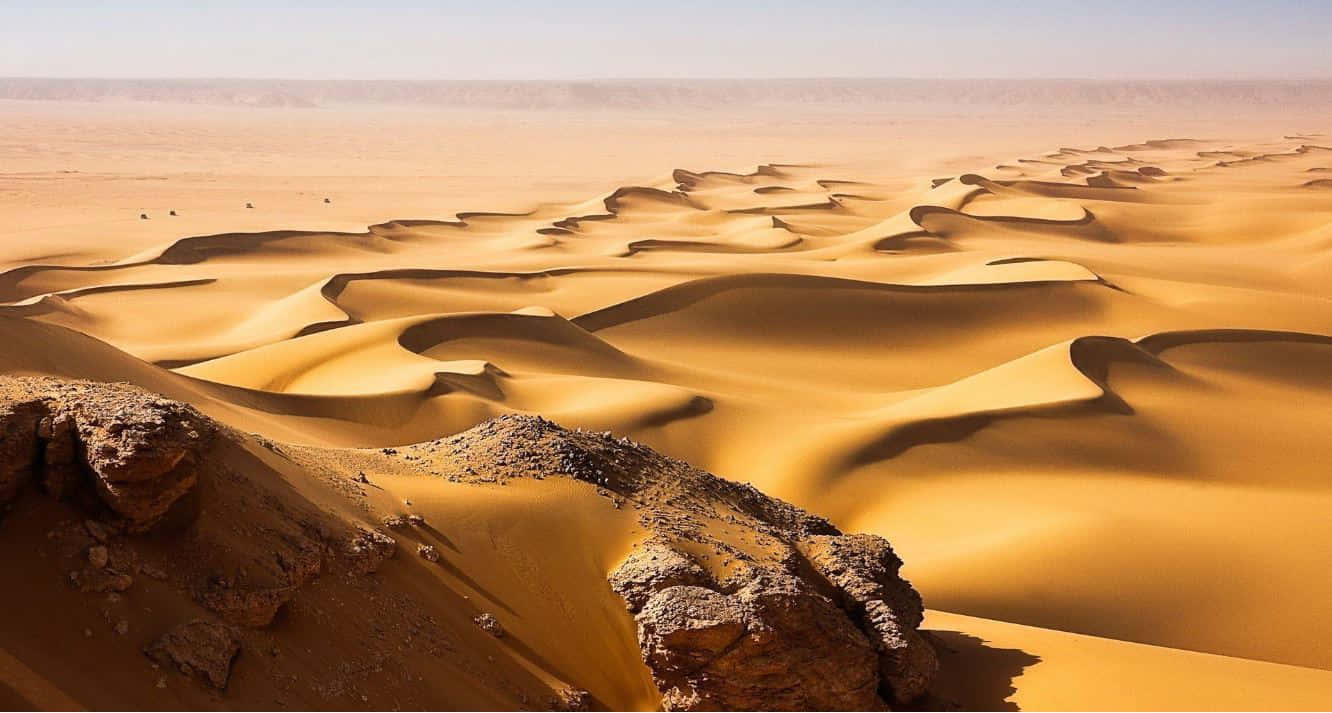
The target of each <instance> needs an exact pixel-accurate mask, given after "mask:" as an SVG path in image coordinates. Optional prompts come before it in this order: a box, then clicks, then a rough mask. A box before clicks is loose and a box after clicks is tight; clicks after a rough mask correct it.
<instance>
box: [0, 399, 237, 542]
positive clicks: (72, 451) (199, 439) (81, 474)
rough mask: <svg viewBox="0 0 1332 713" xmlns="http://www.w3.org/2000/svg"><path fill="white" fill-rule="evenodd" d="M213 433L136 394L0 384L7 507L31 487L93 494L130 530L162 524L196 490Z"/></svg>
mask: <svg viewBox="0 0 1332 713" xmlns="http://www.w3.org/2000/svg"><path fill="white" fill-rule="evenodd" d="M214 432H215V427H214V426H213V425H212V423H211V422H210V421H209V420H208V419H206V418H204V417H203V416H201V415H200V414H199V413H198V412H196V411H195V410H194V409H193V408H191V407H189V406H187V405H185V404H181V403H179V402H175V401H169V400H167V399H162V398H159V397H157V396H154V395H152V394H149V393H147V392H145V391H142V390H140V389H137V388H134V387H132V386H127V385H122V384H93V383H88V382H78V381H61V380H57V379H48V378H36V377H33V378H3V379H0V463H2V464H3V465H0V501H9V500H12V499H13V498H14V497H16V496H17V495H18V493H19V492H20V491H21V490H22V489H23V488H24V487H26V486H27V485H29V484H30V483H31V482H32V481H34V480H37V481H39V484H40V486H41V487H42V489H43V490H45V491H46V492H47V493H48V494H49V495H51V496H52V497H54V498H57V499H64V498H68V497H71V496H73V495H74V494H75V493H77V492H79V491H81V490H86V491H91V492H92V493H94V494H95V495H96V496H97V497H98V498H99V499H100V501H101V502H102V503H104V504H105V505H106V506H107V507H108V508H110V509H111V510H112V511H113V512H114V513H115V514H116V515H118V516H120V517H121V518H123V519H124V520H125V522H126V525H127V527H128V529H129V530H131V531H142V530H146V529H148V528H150V527H152V526H153V525H154V524H156V523H157V522H158V521H159V520H160V519H161V518H162V516H163V515H165V514H166V512H167V511H168V510H169V509H170V508H171V506H172V505H173V504H175V503H176V502H177V501H178V500H179V499H180V498H181V497H182V496H184V495H185V494H186V493H188V492H189V491H190V489H191V488H193V487H194V485H195V483H196V482H197V474H196V467H197V465H198V457H199V455H200V454H201V453H202V452H203V450H204V448H205V447H206V446H207V444H208V442H209V439H210V438H211V437H212V436H213V434H214Z"/></svg>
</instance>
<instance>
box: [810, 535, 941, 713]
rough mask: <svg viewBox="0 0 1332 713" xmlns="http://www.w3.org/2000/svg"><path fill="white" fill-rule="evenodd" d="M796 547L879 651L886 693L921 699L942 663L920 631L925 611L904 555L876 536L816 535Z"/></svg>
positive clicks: (902, 698) (907, 699) (896, 700)
mask: <svg viewBox="0 0 1332 713" xmlns="http://www.w3.org/2000/svg"><path fill="white" fill-rule="evenodd" d="M798 547H799V549H800V550H801V551H802V552H803V553H804V555H805V557H806V559H807V560H808V561H809V563H810V565H811V566H813V568H814V570H815V571H816V572H818V573H819V575H820V576H822V577H823V578H824V579H826V580H827V581H828V583H829V584H831V585H832V586H833V588H834V589H835V590H836V592H837V595H838V599H839V602H840V604H841V607H842V608H843V609H844V610H845V611H846V612H847V613H848V614H849V615H850V616H851V617H852V618H853V619H854V620H855V621H856V622H857V623H858V624H859V626H860V629H861V630H862V631H864V632H865V634H866V635H867V636H868V637H869V639H870V643H871V644H872V645H873V646H874V649H875V651H876V652H878V655H879V662H880V666H879V674H880V676H881V677H882V679H883V688H884V693H885V698H888V699H889V700H891V701H892V702H894V703H898V704H905V703H909V702H910V701H912V700H914V699H916V698H918V697H919V696H920V695H921V694H922V693H924V692H925V687H926V686H928V685H929V682H930V679H932V678H933V677H934V674H935V672H936V671H938V668H939V662H938V659H937V658H936V657H935V655H934V649H933V648H931V646H930V644H929V642H927V641H925V639H924V638H923V637H922V636H921V635H920V632H919V631H918V628H919V627H920V624H921V620H922V619H923V618H924V614H925V607H924V604H923V603H922V602H921V599H920V594H919V593H917V592H916V590H915V589H913V588H912V586H911V585H910V584H909V583H908V582H907V581H906V580H904V579H902V577H901V575H900V574H899V571H900V570H901V568H902V560H901V559H899V558H898V557H897V555H896V554H895V553H894V552H893V548H892V546H890V545H889V544H888V541H887V540H885V539H883V538H882V537H876V536H874V535H841V536H828V535H816V536H814V537H810V538H807V539H805V540H803V541H801V542H800V543H799V545H798Z"/></svg>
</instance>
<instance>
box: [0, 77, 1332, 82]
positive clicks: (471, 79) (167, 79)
mask: <svg viewBox="0 0 1332 713" xmlns="http://www.w3.org/2000/svg"><path fill="white" fill-rule="evenodd" d="M4 80H42V81H100V82H113V81H122V82H173V81H212V82H365V83H370V82H476V83H482V82H532V83H554V82H810V81H839V82H846V81H866V82H872V81H913V82H916V81H925V82H1106V83H1112V82H1211V83H1221V82H1231V83H1241V82H1284V83H1296V82H1332V75H1327V76H1317V77H1314V76H1310V77H1268V76H1259V77H1169V76H1161V77H1115V78H1110V77H1076V76H1069V77H986V76H974V77H927V76H893V75H883V76H837V75H828V76H783V77H726V76H717V77H667V76H625V77H614V76H606V77H538V78H517V77H434V78H419V77H418V78H409V77H375V78H355V77H318V78H314V77H234V76H233V77H228V76H202V75H201V76H171V77H165V76H159V77H152V76H95V75H80V76H75V75H60V76H43V75H0V81H4Z"/></svg>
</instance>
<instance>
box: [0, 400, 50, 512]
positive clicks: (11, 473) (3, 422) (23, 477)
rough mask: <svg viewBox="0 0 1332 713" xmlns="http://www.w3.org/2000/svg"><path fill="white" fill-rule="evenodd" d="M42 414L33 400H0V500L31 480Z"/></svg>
mask: <svg viewBox="0 0 1332 713" xmlns="http://www.w3.org/2000/svg"><path fill="white" fill-rule="evenodd" d="M44 415H45V411H44V407H43V405H42V404H41V403H40V402H38V401H35V400H26V401H23V400H15V401H9V402H8V403H0V503H7V502H9V501H11V500H13V499H14V498H15V497H17V496H18V494H19V491H21V490H22V489H23V487H24V486H25V485H27V484H28V482H29V481H30V480H32V475H33V466H34V464H35V463H36V462H37V454H38V440H37V425H38V422H39V421H41V419H42V417H43V416H44Z"/></svg>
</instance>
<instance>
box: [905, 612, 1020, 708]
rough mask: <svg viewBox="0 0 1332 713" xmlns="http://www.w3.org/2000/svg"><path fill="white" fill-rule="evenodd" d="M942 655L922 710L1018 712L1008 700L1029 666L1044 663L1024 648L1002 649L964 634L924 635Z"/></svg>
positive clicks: (954, 632)
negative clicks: (1014, 682)
mask: <svg viewBox="0 0 1332 713" xmlns="http://www.w3.org/2000/svg"><path fill="white" fill-rule="evenodd" d="M923 633H924V634H925V635H926V637H927V638H929V639H930V643H932V644H934V649H935V651H936V652H938V654H939V675H938V676H936V677H935V680H934V683H933V684H932V685H931V686H930V690H929V693H928V694H927V695H926V697H925V700H923V701H922V702H921V707H920V710H963V711H1016V710H1021V709H1020V708H1018V705H1017V704H1016V703H1013V702H1012V701H1010V700H1008V699H1009V698H1010V697H1011V696H1012V695H1013V694H1014V693H1016V692H1017V689H1016V688H1015V687H1014V686H1013V681H1014V679H1016V678H1017V677H1018V676H1020V675H1021V674H1022V672H1023V671H1024V670H1026V668H1027V667H1028V666H1031V665H1034V664H1038V663H1040V662H1041V659H1040V657H1039V656H1034V655H1032V654H1029V653H1027V652H1026V651H1022V650H1021V649H1001V648H997V647H994V646H990V645H988V644H987V643H986V642H985V640H984V639H981V638H979V637H975V636H972V635H970V634H964V633H962V632H960V631H943V630H930V631H925V632H923Z"/></svg>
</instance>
